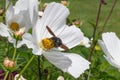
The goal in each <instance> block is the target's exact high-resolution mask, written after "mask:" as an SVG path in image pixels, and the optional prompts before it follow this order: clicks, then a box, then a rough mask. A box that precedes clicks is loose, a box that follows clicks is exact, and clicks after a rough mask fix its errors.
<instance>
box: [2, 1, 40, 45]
mask: <svg viewBox="0 0 120 80" xmlns="http://www.w3.org/2000/svg"><path fill="white" fill-rule="evenodd" d="M9 3H10V2H9V0H6V7H8V9H7V11H6V16H5V18H6V24H3V23H0V35H1V36H3V37H8V40H9V42H11V43H13V44H14V46H15V43H16V39H15V38H14V37H15V36H22V35H23V34H24V33H25V32H27V31H28V30H29V29H30V28H31V27H33V26H34V25H35V24H36V22H37V18H38V6H37V0H18V1H17V2H16V4H15V6H13V5H12V3H10V5H9ZM8 5H9V6H8ZM21 45H22V41H20V40H19V41H18V46H17V47H20V46H21Z"/></svg>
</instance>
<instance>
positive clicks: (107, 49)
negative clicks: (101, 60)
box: [99, 32, 120, 70]
mask: <svg viewBox="0 0 120 80" xmlns="http://www.w3.org/2000/svg"><path fill="white" fill-rule="evenodd" d="M99 44H100V46H101V48H102V50H103V51H104V53H105V56H104V57H105V58H106V60H107V61H108V62H109V63H110V64H111V65H112V66H114V67H116V68H118V69H119V70H120V39H119V38H118V37H117V36H116V34H115V33H114V32H107V33H103V34H102V40H99Z"/></svg>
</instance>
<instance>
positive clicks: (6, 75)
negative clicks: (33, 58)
mask: <svg viewBox="0 0 120 80" xmlns="http://www.w3.org/2000/svg"><path fill="white" fill-rule="evenodd" d="M8 74H9V71H7V72H6V74H5V77H4V80H6V79H7V77H8Z"/></svg>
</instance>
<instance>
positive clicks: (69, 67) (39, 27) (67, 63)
mask: <svg viewBox="0 0 120 80" xmlns="http://www.w3.org/2000/svg"><path fill="white" fill-rule="evenodd" d="M68 15H69V10H68V9H67V8H66V7H65V6H63V5H62V4H59V3H55V2H53V3H50V4H49V5H48V6H47V7H46V9H45V11H44V14H43V16H42V18H41V19H38V21H37V24H36V26H35V27H34V28H33V32H32V35H31V34H29V33H26V34H24V35H23V41H24V43H25V44H26V45H27V47H28V48H32V49H33V54H35V55H43V56H44V57H45V58H46V59H48V61H50V62H51V63H52V64H54V65H55V66H56V67H57V68H59V69H61V70H62V71H64V72H68V73H69V74H71V75H72V76H73V77H75V78H78V77H79V76H80V74H82V73H83V72H84V71H85V70H86V69H88V68H89V64H90V63H89V62H88V61H87V60H85V59H84V58H82V57H81V56H79V55H77V54H73V53H70V54H69V53H63V52H59V51H58V50H57V49H55V48H54V46H53V48H51V49H48V48H50V46H51V44H52V43H53V42H52V41H53V40H52V39H51V38H52V37H53V35H51V34H50V33H49V32H48V30H47V28H46V26H49V28H50V29H51V30H52V31H53V32H54V34H55V35H56V37H58V38H60V39H61V40H62V43H63V44H65V45H66V46H67V47H68V48H69V49H70V48H73V47H75V46H76V45H79V42H80V41H81V40H82V39H83V33H82V32H81V30H80V29H79V28H76V27H75V26H70V27H69V26H67V25H65V24H66V17H67V16H68ZM47 42H48V43H47ZM41 43H42V44H45V45H44V46H41ZM49 44H50V46H49V47H48V45H49ZM46 46H47V48H46V49H47V50H45V49H44V48H43V47H46Z"/></svg>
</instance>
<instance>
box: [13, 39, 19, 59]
mask: <svg viewBox="0 0 120 80" xmlns="http://www.w3.org/2000/svg"><path fill="white" fill-rule="evenodd" d="M17 42H18V40H16V42H15V48H14V53H13V57H12V60H13V61H14V60H15V56H16V51H17Z"/></svg>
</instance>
